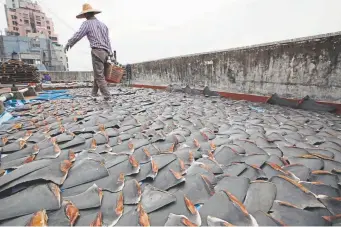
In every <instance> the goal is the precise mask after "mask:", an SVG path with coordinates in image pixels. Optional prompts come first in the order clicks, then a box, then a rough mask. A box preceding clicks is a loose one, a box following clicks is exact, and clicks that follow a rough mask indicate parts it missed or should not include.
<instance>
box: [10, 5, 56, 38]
mask: <svg viewBox="0 0 341 227" xmlns="http://www.w3.org/2000/svg"><path fill="white" fill-rule="evenodd" d="M6 1H7V4H6V5H5V14H6V18H7V29H6V30H5V31H6V35H16V36H27V35H28V34H30V33H33V34H44V35H45V36H47V37H49V38H50V39H51V40H52V41H53V42H55V43H58V36H57V34H55V31H54V25H53V21H52V19H51V18H48V17H47V16H46V14H45V13H44V12H43V11H42V9H41V7H40V5H39V4H38V3H37V2H32V1H31V0H6Z"/></svg>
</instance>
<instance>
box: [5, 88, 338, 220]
mask: <svg viewBox="0 0 341 227" xmlns="http://www.w3.org/2000/svg"><path fill="white" fill-rule="evenodd" d="M69 92H70V93H71V94H73V95H74V96H75V98H74V99H65V100H56V101H49V102H42V103H39V104H33V103H32V104H28V105H27V106H25V107H21V108H18V109H14V110H13V112H12V114H15V115H20V118H18V119H17V120H14V121H10V122H7V123H6V124H4V125H1V126H0V137H1V138H2V139H1V140H0V147H2V148H0V149H1V153H2V157H1V166H0V169H4V170H9V169H15V170H14V171H12V172H10V171H6V173H7V174H5V175H3V176H1V177H0V192H1V193H0V197H1V199H0V222H2V224H3V225H7V226H9V225H25V224H26V223H27V222H29V221H32V220H42V219H44V218H43V217H44V215H45V210H46V215H47V216H48V220H47V222H48V225H51V226H54V225H58V226H61V225H70V224H76V225H83V226H84V225H90V224H91V223H93V222H94V221H96V223H100V224H103V225H110V224H113V225H114V224H116V225H118V226H123V225H130V226H136V225H143V226H147V225H149V224H150V225H151V226H164V225H165V224H166V225H171V226H176V225H183V226H188V225H191V226H192V225H195V226H200V225H202V226H207V225H209V226H220V225H222V224H225V225H227V224H232V225H242V226H247V225H252V226H257V225H284V224H285V225H304V226H307V225H320V226H322V225H332V224H337V223H339V224H340V223H341V219H338V218H337V217H334V216H336V215H339V214H341V210H340V207H341V201H340V199H339V197H340V189H341V185H340V182H341V132H340V130H341V119H340V118H339V117H338V116H336V115H333V114H330V113H317V112H309V111H303V110H294V109H288V108H282V107H278V106H272V105H268V104H256V103H251V102H246V101H232V100H228V99H225V98H218V97H215V98H213V97H204V96H200V95H198V96H188V95H185V94H183V93H169V92H166V91H154V90H151V89H128V88H111V92H112V94H113V99H112V101H110V102H104V101H102V100H101V98H99V100H96V101H95V100H93V99H91V98H89V97H88V96H89V94H90V93H91V89H73V90H69ZM4 173H5V172H2V174H4ZM0 175H1V172H0ZM23 198H24V199H23ZM14 201H16V202H14ZM113 207H114V209H112V208H113ZM64 210H66V213H65V212H64ZM39 211H41V212H39ZM37 212H39V213H37ZM78 214H79V216H78ZM99 214H101V215H99ZM180 215H182V216H180Z"/></svg>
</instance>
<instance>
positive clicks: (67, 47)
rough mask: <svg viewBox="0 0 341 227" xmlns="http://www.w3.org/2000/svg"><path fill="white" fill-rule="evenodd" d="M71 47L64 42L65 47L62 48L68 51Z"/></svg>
mask: <svg viewBox="0 0 341 227" xmlns="http://www.w3.org/2000/svg"><path fill="white" fill-rule="evenodd" d="M69 49H71V46H70V45H69V44H66V46H65V48H64V52H65V53H66V52H68V50H69Z"/></svg>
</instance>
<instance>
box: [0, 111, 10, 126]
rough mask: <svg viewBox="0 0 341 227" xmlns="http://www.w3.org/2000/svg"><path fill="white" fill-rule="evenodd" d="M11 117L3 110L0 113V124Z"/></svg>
mask: <svg viewBox="0 0 341 227" xmlns="http://www.w3.org/2000/svg"><path fill="white" fill-rule="evenodd" d="M11 119H13V116H12V114H10V113H8V112H6V111H5V112H3V113H2V114H0V125H2V124H3V123H5V122H6V121H9V120H11Z"/></svg>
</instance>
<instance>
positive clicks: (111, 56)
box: [109, 54, 116, 63]
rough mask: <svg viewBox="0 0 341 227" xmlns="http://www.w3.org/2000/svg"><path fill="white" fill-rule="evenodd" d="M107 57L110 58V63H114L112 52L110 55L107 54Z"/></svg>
mask: <svg viewBox="0 0 341 227" xmlns="http://www.w3.org/2000/svg"><path fill="white" fill-rule="evenodd" d="M109 59H110V61H111V62H112V63H115V62H116V59H115V57H114V55H113V54H110V55H109Z"/></svg>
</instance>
